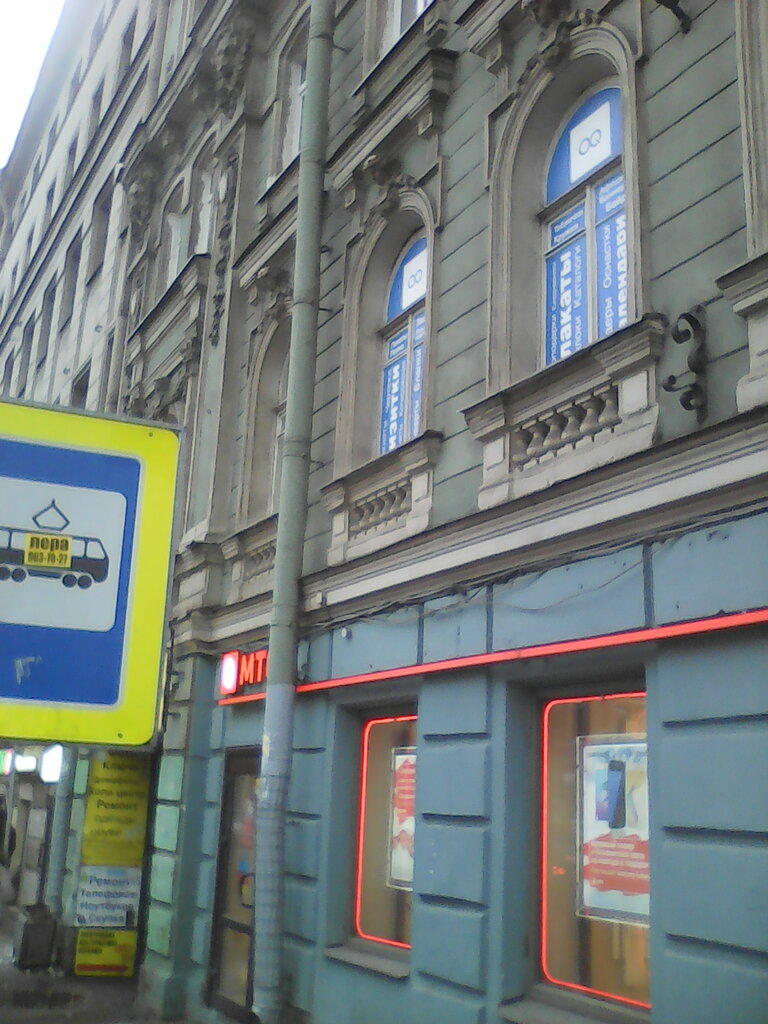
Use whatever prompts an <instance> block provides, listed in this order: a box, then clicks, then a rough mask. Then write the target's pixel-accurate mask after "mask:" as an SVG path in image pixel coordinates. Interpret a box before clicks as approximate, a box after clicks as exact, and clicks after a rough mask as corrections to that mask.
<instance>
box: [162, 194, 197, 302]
mask: <svg viewBox="0 0 768 1024" xmlns="http://www.w3.org/2000/svg"><path fill="white" fill-rule="evenodd" d="M182 201H183V193H182V187H181V185H178V186H177V187H176V188H175V189H174V191H173V193H172V194H171V197H170V199H169V200H168V202H167V203H166V206H165V212H164V214H163V227H162V236H161V256H160V268H159V292H161V293H162V292H164V291H165V290H166V288H168V286H169V285H170V284H171V283H172V282H173V281H174V280H175V279H176V277H177V276H178V274H179V271H180V270H181V269H182V267H183V266H184V264H185V263H186V262H187V254H188V250H189V229H190V209H189V206H188V205H187V207H186V209H182Z"/></svg>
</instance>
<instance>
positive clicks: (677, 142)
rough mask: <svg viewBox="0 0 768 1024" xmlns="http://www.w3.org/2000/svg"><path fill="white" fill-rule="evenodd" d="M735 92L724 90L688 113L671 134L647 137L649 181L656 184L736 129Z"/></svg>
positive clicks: (736, 97)
mask: <svg viewBox="0 0 768 1024" xmlns="http://www.w3.org/2000/svg"><path fill="white" fill-rule="evenodd" d="M738 103H739V97H738V90H737V87H736V83H735V82H734V84H733V85H729V86H727V87H726V88H725V89H724V90H723V91H722V92H720V93H717V94H716V95H715V96H713V97H712V98H711V99H709V100H707V101H706V102H705V103H703V104H702V105H701V106H699V107H697V108H696V109H694V110H692V111H691V113H689V114H687V115H686V116H685V117H683V118H682V119H681V120H680V121H678V122H677V123H676V124H675V125H674V128H673V129H672V130H666V131H662V132H660V133H659V134H658V135H651V136H650V139H649V143H648V158H649V168H650V180H651V181H652V182H653V181H658V180H659V179H661V178H662V177H663V176H664V175H665V174H669V172H670V171H673V170H674V169H675V168H676V167H680V166H681V165H682V164H683V163H686V162H687V161H689V160H692V159H693V158H694V157H695V156H696V155H697V154H698V153H700V152H701V151H702V150H703V149H706V148H707V146H711V145H713V144H714V143H715V142H717V141H718V140H719V139H721V138H722V137H723V135H724V134H725V132H726V131H728V130H729V129H731V128H733V127H735V126H737V125H738Z"/></svg>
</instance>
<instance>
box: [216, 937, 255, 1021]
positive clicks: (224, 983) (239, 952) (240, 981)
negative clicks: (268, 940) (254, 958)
mask: <svg viewBox="0 0 768 1024" xmlns="http://www.w3.org/2000/svg"><path fill="white" fill-rule="evenodd" d="M250 955H251V936H250V934H249V933H246V932H236V931H234V930H233V929H231V928H225V929H224V934H223V935H222V942H221V960H220V961H219V971H220V973H219V979H218V985H217V989H218V994H219V995H222V996H224V998H225V999H230V1000H231V1001H232V1002H233V1003H236V1004H237V1005H238V1006H245V1005H246V999H247V994H248V962H249V959H250Z"/></svg>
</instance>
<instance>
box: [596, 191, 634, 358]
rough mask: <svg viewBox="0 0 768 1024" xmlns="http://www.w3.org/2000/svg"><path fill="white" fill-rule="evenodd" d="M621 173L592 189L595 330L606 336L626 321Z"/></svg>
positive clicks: (625, 241) (626, 273)
mask: <svg viewBox="0 0 768 1024" xmlns="http://www.w3.org/2000/svg"><path fill="white" fill-rule="evenodd" d="M624 203H625V196H624V176H623V175H622V174H617V175H615V176H614V177H612V178H609V179H608V180H607V181H604V182H603V183H602V184H600V185H598V187H597V188H596V189H595V223H596V225H597V228H596V241H597V333H598V337H600V338H606V337H608V335H609V334H613V333H614V332H615V331H618V330H620V329H621V328H622V327H626V326H627V324H628V323H629V263H628V259H629V250H628V236H627V214H626V210H625V207H624Z"/></svg>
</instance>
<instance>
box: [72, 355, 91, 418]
mask: <svg viewBox="0 0 768 1024" xmlns="http://www.w3.org/2000/svg"><path fill="white" fill-rule="evenodd" d="M90 379H91V364H90V362H88V363H86V364H85V366H84V367H83V369H82V370H81V371H80V372H79V373H78V374H77V376H76V377H75V379H74V380H73V381H72V390H71V391H70V394H69V404H70V405H71V406H72V407H73V408H74V409H84V408H85V406H86V403H87V401H88V386H89V384H90Z"/></svg>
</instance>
